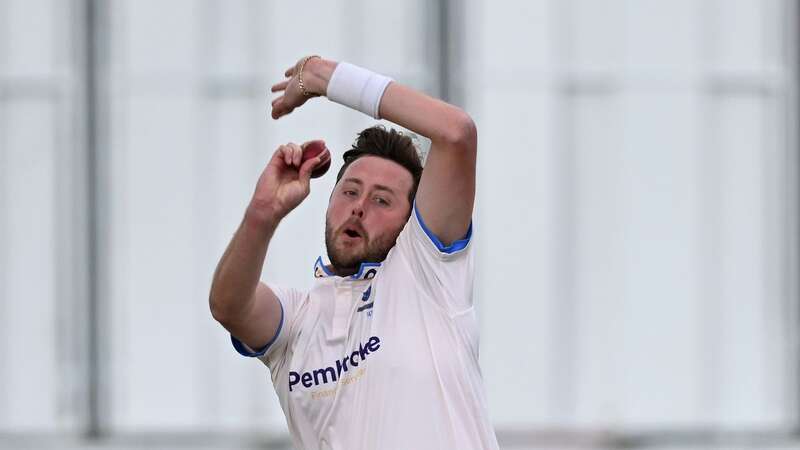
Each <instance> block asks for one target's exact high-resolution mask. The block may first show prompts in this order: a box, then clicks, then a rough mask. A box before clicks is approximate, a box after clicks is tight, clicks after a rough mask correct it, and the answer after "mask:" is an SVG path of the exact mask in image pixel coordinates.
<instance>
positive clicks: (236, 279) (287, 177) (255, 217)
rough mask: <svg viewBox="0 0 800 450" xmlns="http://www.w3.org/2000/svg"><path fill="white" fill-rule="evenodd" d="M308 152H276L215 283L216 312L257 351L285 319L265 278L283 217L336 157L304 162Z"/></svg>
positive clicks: (289, 148)
mask: <svg viewBox="0 0 800 450" xmlns="http://www.w3.org/2000/svg"><path fill="white" fill-rule="evenodd" d="M302 152H303V151H302V147H301V146H299V145H297V144H287V145H282V146H280V147H279V148H278V150H276V151H275V153H274V154H273V155H272V158H271V159H270V161H269V164H268V165H267V167H266V168H265V169H264V171H263V172H262V174H261V176H260V177H259V179H258V183H257V185H256V189H255V192H254V193H253V198H252V199H251V201H250V204H249V205H248V207H247V211H246V212H245V215H244V219H243V220H242V223H241V225H239V229H238V230H236V233H235V234H234V236H233V239H231V242H230V244H229V245H228V248H227V249H226V250H225V253H224V254H223V255H222V258H220V261H219V264H218V265H217V270H216V271H215V273H214V279H213V281H212V283H211V292H210V294H209V305H210V307H211V314H212V316H213V317H214V319H216V320H217V321H218V322H219V323H220V324H222V326H224V327H225V328H226V329H227V330H228V331H230V333H231V334H232V335H233V336H235V337H236V338H238V339H239V340H240V341H241V342H243V343H245V344H246V345H247V346H248V347H250V348H251V349H254V350H258V349H261V348H262V347H265V346H266V345H267V344H268V343H269V342H270V341H271V340H272V339H273V338H274V337H275V334H276V333H277V331H278V327H279V325H280V323H281V319H282V318H281V314H282V313H281V305H280V302H279V300H278V298H277V297H276V296H275V293H274V292H272V290H271V289H270V288H269V287H268V286H267V285H266V284H264V283H262V282H260V281H259V278H260V277H261V271H262V269H263V267H264V259H265V258H266V254H267V247H268V246H269V242H270V240H271V239H272V235H273V234H274V233H275V230H276V229H277V227H278V224H279V223H280V221H281V220H282V219H283V218H284V217H286V215H287V214H288V213H289V212H290V211H291V210H293V209H294V208H295V207H297V205H299V204H300V202H302V201H303V200H304V199H305V198H306V197H307V196H308V194H309V192H310V177H311V171H312V170H313V169H314V167H316V165H318V164H319V163H320V161H321V160H324V159H325V158H329V157H330V155H329V154H328V151H327V150H326V151H324V152H323V153H322V154H320V155H319V156H318V157H317V158H314V159H310V160H307V161H306V162H304V163H302V164H301V158H302Z"/></svg>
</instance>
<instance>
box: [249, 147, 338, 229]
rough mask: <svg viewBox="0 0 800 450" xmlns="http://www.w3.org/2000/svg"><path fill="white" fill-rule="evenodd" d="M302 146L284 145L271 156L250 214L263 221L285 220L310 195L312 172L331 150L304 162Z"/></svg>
mask: <svg viewBox="0 0 800 450" xmlns="http://www.w3.org/2000/svg"><path fill="white" fill-rule="evenodd" d="M311 142H314V141H309V142H306V143H304V144H303V145H302V146H301V145H297V144H295V143H292V142H290V143H288V144H286V145H281V146H280V147H278V149H277V150H276V151H275V153H274V154H273V155H272V158H271V159H270V161H269V164H267V167H266V168H265V169H264V171H263V172H262V173H261V176H260V177H259V179H258V184H257V185H256V190H255V193H254V194H253V199H252V200H251V201H250V207H249V211H248V212H249V213H250V214H254V215H255V216H256V217H257V218H259V219H262V220H275V219H278V220H280V219H283V218H284V217H286V215H287V214H289V212H291V211H292V210H293V209H294V208H296V207H297V205H299V204H300V203H301V202H302V201H303V200H305V198H306V197H308V194H309V192H310V191H311V172H312V171H313V170H314V168H315V167H317V166H318V165H319V164H320V162H321V161H323V160H324V159H327V158H330V155H328V154H327V153H328V150H327V149H326V150H325V151H324V152H322V153H321V154H319V155H318V156H317V157H316V158H313V159H309V160H308V161H306V162H302V158H303V149H305V148H306V146H308V144H310V143H311Z"/></svg>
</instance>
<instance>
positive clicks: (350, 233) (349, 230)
mask: <svg viewBox="0 0 800 450" xmlns="http://www.w3.org/2000/svg"><path fill="white" fill-rule="evenodd" d="M344 234H345V235H347V236H348V237H351V238H360V237H361V233H359V232H358V230H356V229H354V228H345V229H344Z"/></svg>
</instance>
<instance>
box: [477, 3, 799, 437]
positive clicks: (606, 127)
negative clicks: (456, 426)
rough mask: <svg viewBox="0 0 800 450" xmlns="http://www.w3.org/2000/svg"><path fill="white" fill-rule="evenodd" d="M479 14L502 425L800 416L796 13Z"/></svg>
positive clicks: (488, 298)
mask: <svg viewBox="0 0 800 450" xmlns="http://www.w3.org/2000/svg"><path fill="white" fill-rule="evenodd" d="M470 5H471V6H470V14H469V21H468V22H467V28H468V29H470V30H471V31H472V32H471V33H470V37H471V39H468V40H467V45H468V48H467V51H466V52H467V53H468V54H470V55H472V58H471V59H470V61H469V62H468V63H467V65H468V67H469V71H468V73H469V74H470V78H471V84H470V87H469V89H467V92H468V93H469V95H470V102H469V103H470V106H471V111H472V112H473V113H474V114H475V115H476V117H477V119H478V124H479V126H480V138H481V147H480V148H481V157H482V159H481V161H480V165H479V170H480V184H479V197H480V199H479V200H480V201H479V205H478V221H479V224H480V228H479V230H481V232H479V233H478V234H479V235H480V236H482V240H481V241H480V243H481V246H480V249H481V253H482V256H483V258H482V259H481V260H482V261H483V267H482V270H483V272H482V276H481V277H480V279H479V280H478V282H479V284H480V291H479V292H480V300H481V302H482V305H483V320H484V334H483V343H484V346H483V350H482V352H483V358H484V359H483V361H484V370H485V374H486V379H487V383H488V386H489V396H490V399H491V402H492V411H493V413H494V416H495V418H496V422H497V424H498V427H506V426H507V427H511V428H528V427H531V426H533V427H537V428H540V427H548V426H557V427H577V428H583V429H586V428H589V429H596V428H613V429H623V430H632V431H639V430H652V429H663V428H668V429H675V428H678V429H680V428H684V429H688V428H697V427H722V428H734V429H770V428H789V427H791V426H792V425H793V424H794V423H795V422H794V421H795V420H796V417H795V413H794V411H795V409H796V404H795V398H796V389H795V387H794V386H795V379H796V375H797V374H796V370H795V369H796V368H795V360H796V357H795V356H794V355H793V352H794V350H793V349H794V348H795V340H794V333H795V327H796V325H795V311H796V306H795V304H794V302H795V297H793V296H790V295H791V294H790V293H791V292H794V291H793V289H794V283H795V278H796V274H794V273H791V272H790V271H789V270H790V268H789V267H788V266H787V262H788V261H791V260H793V258H795V256H796V255H795V247H793V246H791V245H789V244H790V242H793V238H791V233H792V232H793V229H792V228H789V225H790V224H791V223H793V222H792V219H791V214H793V213H794V210H793V208H790V204H791V203H790V202H791V201H792V199H796V197H795V193H794V192H793V191H792V190H791V189H792V188H791V186H792V185H793V181H792V179H791V178H789V176H790V175H791V173H790V170H791V164H795V163H796V146H795V145H792V144H791V143H790V141H788V138H789V137H790V133H792V132H793V130H792V129H789V128H787V123H789V122H787V115H786V114H787V108H791V106H790V103H789V102H790V101H791V100H792V98H793V97H792V95H793V92H794V91H793V89H794V85H793V83H795V82H796V78H793V76H794V75H793V73H796V72H793V69H792V68H791V67H790V66H789V64H790V61H789V60H788V58H787V55H790V52H792V51H796V48H794V47H786V45H787V43H788V42H791V41H789V36H791V34H789V31H790V30H788V29H787V24H788V23H789V20H790V18H791V17H794V16H792V15H791V14H792V11H791V10H790V9H788V8H787V5H786V4H784V3H782V2H777V1H768V2H764V1H757V0H752V1H737V2H721V1H716V2H696V1H690V0H685V1H673V2H642V1H634V0H631V1H622V0H616V1H607V2H594V1H571V2H557V1H535V2H526V3H525V4H524V5H521V4H519V3H517V2H492V3H484V2H471V3H470ZM792 23H793V22H792ZM510 42H514V45H509V43H510Z"/></svg>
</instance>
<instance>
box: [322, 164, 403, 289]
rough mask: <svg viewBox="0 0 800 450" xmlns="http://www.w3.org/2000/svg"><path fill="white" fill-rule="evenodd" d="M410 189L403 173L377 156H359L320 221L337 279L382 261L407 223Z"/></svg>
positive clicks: (348, 170)
mask: <svg viewBox="0 0 800 450" xmlns="http://www.w3.org/2000/svg"><path fill="white" fill-rule="evenodd" d="M413 184H414V181H413V178H412V177H411V173H410V172H409V171H408V170H407V169H405V168H404V167H403V166H401V165H400V164H397V163H395V162H394V161H390V160H388V159H384V158H380V157H377V156H363V157H361V158H359V159H357V160H356V161H354V162H353V163H352V164H350V166H349V167H348V168H347V170H345V172H344V174H343V175H342V179H341V180H339V182H338V183H337V184H336V186H335V187H334V188H333V193H332V194H331V199H330V203H328V212H327V214H326V216H325V246H326V247H327V249H328V258H329V259H330V260H331V264H333V267H334V269H335V270H336V271H337V273H338V274H339V275H348V274H351V273H355V272H356V269H357V268H358V266H359V264H361V263H362V262H380V261H383V260H384V259H385V258H386V255H387V253H389V250H390V249H391V248H392V247H393V246H394V244H395V241H396V240H397V235H398V234H400V231H401V230H402V229H403V226H404V225H405V224H406V221H407V220H408V215H409V212H410V211H411V205H410V203H409V200H408V194H409V192H410V191H411V188H412V187H413Z"/></svg>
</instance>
